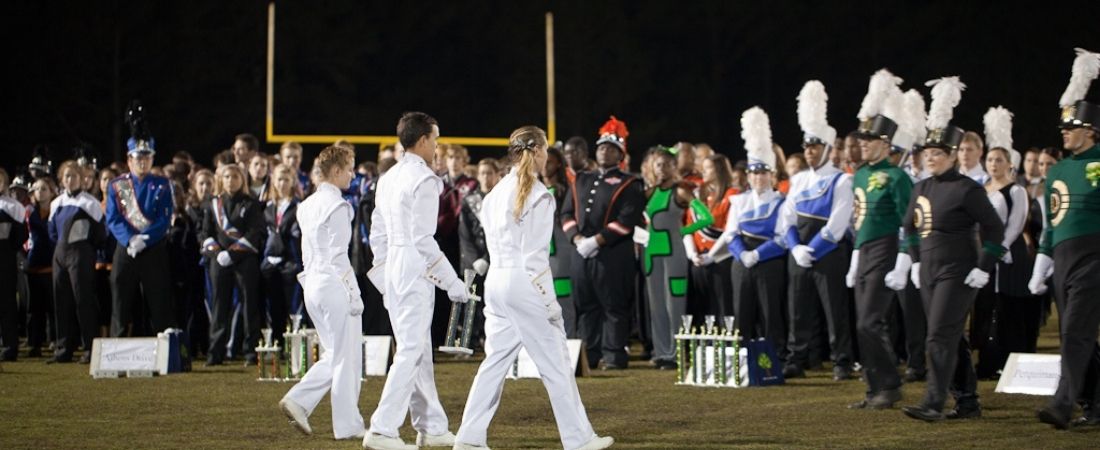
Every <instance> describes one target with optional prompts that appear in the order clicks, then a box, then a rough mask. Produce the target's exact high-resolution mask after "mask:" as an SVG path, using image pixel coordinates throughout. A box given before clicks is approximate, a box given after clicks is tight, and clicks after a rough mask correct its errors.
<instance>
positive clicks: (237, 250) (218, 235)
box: [199, 164, 266, 366]
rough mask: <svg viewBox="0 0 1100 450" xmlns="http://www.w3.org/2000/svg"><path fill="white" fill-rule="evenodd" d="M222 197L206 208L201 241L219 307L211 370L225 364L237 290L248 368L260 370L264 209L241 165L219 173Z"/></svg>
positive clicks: (214, 320) (209, 360) (212, 327)
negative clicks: (259, 345) (234, 295)
mask: <svg viewBox="0 0 1100 450" xmlns="http://www.w3.org/2000/svg"><path fill="white" fill-rule="evenodd" d="M215 180H216V181H217V188H216V192H215V194H214V196H213V197H211V198H210V201H209V202H207V203H206V211H205V213H204V214H203V224H202V230H201V231H200V233H199V239H200V240H201V241H202V251H203V253H204V255H205V256H206V259H207V261H209V266H210V267H209V269H210V284H211V286H213V291H214V292H213V294H214V298H213V302H212V307H211V308H210V309H211V313H210V348H209V351H208V353H207V360H206V361H207V365H211V366H216V365H219V364H221V363H222V361H223V360H224V359H225V350H226V342H227V341H228V339H229V333H230V321H231V320H232V319H231V318H232V305H233V290H234V287H236V290H237V292H238V295H239V297H238V298H239V299H240V302H241V305H242V308H241V315H242V316H243V317H244V344H243V345H244V354H245V365H246V366H250V365H255V364H256V351H255V348H256V345H257V344H259V342H260V328H261V321H260V314H261V313H260V299H259V296H258V294H259V289H260V258H259V256H260V253H259V252H260V248H259V247H258V245H259V243H260V242H264V241H263V239H264V235H265V232H266V230H265V228H264V213H263V206H262V205H261V204H260V202H258V201H257V200H256V199H254V198H252V196H251V195H249V192H248V187H247V186H245V183H246V181H245V180H246V178H245V174H244V170H243V169H241V166H239V165H236V164H228V165H224V166H221V167H219V168H218V171H217V172H216V173H215Z"/></svg>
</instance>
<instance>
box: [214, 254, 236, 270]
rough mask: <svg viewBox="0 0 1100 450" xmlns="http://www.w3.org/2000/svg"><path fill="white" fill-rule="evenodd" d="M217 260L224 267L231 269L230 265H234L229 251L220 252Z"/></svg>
mask: <svg viewBox="0 0 1100 450" xmlns="http://www.w3.org/2000/svg"><path fill="white" fill-rule="evenodd" d="M217 260H218V265H220V266H222V267H229V266H230V265H232V264H233V258H232V257H231V256H229V251H227V250H222V251H220V252H218V257H217Z"/></svg>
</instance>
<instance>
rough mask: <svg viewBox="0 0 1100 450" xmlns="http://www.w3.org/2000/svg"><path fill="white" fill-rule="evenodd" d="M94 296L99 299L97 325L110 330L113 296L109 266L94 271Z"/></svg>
mask: <svg viewBox="0 0 1100 450" xmlns="http://www.w3.org/2000/svg"><path fill="white" fill-rule="evenodd" d="M95 296H96V300H98V301H99V312H98V313H97V317H99V326H100V328H102V329H104V330H107V331H110V330H111V302H112V301H113V296H112V295H111V269H110V268H109V267H104V268H102V269H100V268H97V269H96V271H95ZM100 334H101V335H105V333H100Z"/></svg>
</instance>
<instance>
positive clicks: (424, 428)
mask: <svg viewBox="0 0 1100 450" xmlns="http://www.w3.org/2000/svg"><path fill="white" fill-rule="evenodd" d="M387 278H389V277H387ZM387 285H388V287H390V288H396V286H394V284H393V283H391V282H390V280H389V279H387ZM389 292H394V293H395V294H396V295H400V297H396V295H395V297H396V298H392V299H390V300H389V301H388V302H387V303H388V304H387V305H386V306H387V308H388V311H389V315H390V324H391V325H392V326H393V332H394V337H395V338H396V339H397V354H396V355H395V356H394V358H393V365H392V366H390V371H389V374H388V376H387V377H386V385H385V387H384V388H383V389H382V397H381V399H379V401H378V409H376V410H375V411H374V414H373V415H371V420H370V431H371V432H372V433H376V434H381V435H383V436H389V437H398V436H399V435H398V431H397V430H398V428H400V427H401V424H402V423H404V422H405V415H406V412H410V413H411V414H412V421H413V427H414V428H416V429H417V431H421V432H425V433H428V434H433V435H439V434H444V433H446V432H447V414H446V413H445V412H444V411H443V405H441V404H440V403H439V394H438V393H437V392H436V388H435V375H434V374H433V373H432V370H433V367H432V340H431V330H430V327H431V321H432V313H433V308H432V302H433V301H434V297H433V295H432V294H434V292H432V286H431V285H430V284H428V283H427V282H426V281H420V280H418V281H416V282H415V283H413V285H412V286H411V287H409V288H408V289H407V290H405V291H404V292H399V291H398V289H392V290H389Z"/></svg>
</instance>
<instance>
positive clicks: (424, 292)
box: [363, 112, 549, 450]
mask: <svg viewBox="0 0 1100 450" xmlns="http://www.w3.org/2000/svg"><path fill="white" fill-rule="evenodd" d="M397 135H398V137H399V138H400V140H401V145H402V146H403V147H404V148H405V154H404V155H403V156H402V157H401V160H400V162H398V163H397V165H396V166H394V167H393V168H392V169H390V170H389V172H387V173H386V176H384V177H382V178H381V179H379V180H378V191H377V194H376V195H377V200H376V202H377V204H376V206H375V209H374V214H373V217H372V218H371V231H370V247H371V251H372V252H374V267H373V268H371V270H370V272H369V273H368V274H367V275H368V277H369V278H370V280H371V283H372V284H374V285H375V287H377V288H378V290H379V292H381V293H382V301H383V302H384V304H385V306H386V310H387V311H388V312H389V315H390V322H391V323H392V324H393V333H394V338H395V339H396V340H397V353H396V355H394V359H393V365H392V366H390V371H389V374H388V376H387V377H386V386H385V387H384V388H383V389H382V396H381V398H380V399H379V400H378V409H376V410H375V411H374V414H373V415H372V416H371V421H370V430H369V432H368V433H367V435H366V437H364V438H363V447H364V448H367V449H376V450H390V449H394V450H403V449H415V448H416V447H417V446H429V447H433V446H451V445H454V434H452V433H451V432H450V431H448V430H447V428H448V427H447V414H446V413H445V412H444V411H443V405H441V404H440V403H439V394H438V393H437V392H436V388H435V374H434V372H433V367H432V339H431V324H432V313H433V311H434V309H435V305H434V301H433V299H434V298H435V296H434V292H433V291H434V289H433V286H434V287H438V288H440V289H443V290H446V291H447V297H448V298H450V299H451V301H456V302H463V303H465V302H466V301H467V300H468V298H467V294H466V286H465V284H464V283H463V282H462V280H461V279H459V278H458V275H456V274H455V271H454V268H453V267H451V263H450V262H448V261H447V259H446V257H444V256H443V252H442V251H440V249H439V245H438V244H437V243H436V241H435V239H434V238H433V236H434V235H435V227H436V220H437V219H438V216H439V199H440V193H441V192H442V190H443V182H442V180H441V179H440V178H439V176H438V175H436V174H435V172H433V171H432V169H431V168H430V167H429V166H428V163H427V162H426V161H427V160H429V159H430V158H432V157H433V154H434V153H435V151H436V146H437V144H436V140H437V139H439V125H438V124H437V122H436V120H435V118H433V117H431V116H429V115H427V114H424V113H422V112H409V113H405V114H404V115H403V116H401V120H400V121H399V122H398V124H397ZM547 242H549V237H548V238H547ZM407 413H409V414H411V415H412V424H413V428H415V429H416V431H417V438H416V443H417V445H406V444H405V443H404V442H403V441H402V440H401V437H400V436H399V435H398V428H399V427H400V426H401V424H402V423H404V422H405V416H406V415H407Z"/></svg>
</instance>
